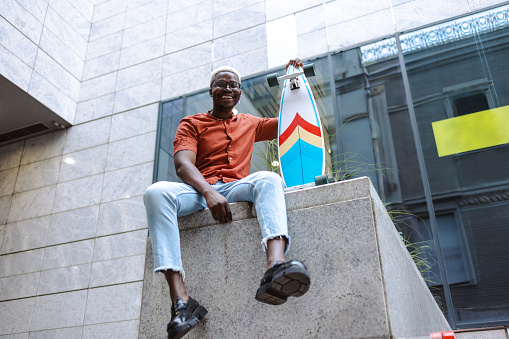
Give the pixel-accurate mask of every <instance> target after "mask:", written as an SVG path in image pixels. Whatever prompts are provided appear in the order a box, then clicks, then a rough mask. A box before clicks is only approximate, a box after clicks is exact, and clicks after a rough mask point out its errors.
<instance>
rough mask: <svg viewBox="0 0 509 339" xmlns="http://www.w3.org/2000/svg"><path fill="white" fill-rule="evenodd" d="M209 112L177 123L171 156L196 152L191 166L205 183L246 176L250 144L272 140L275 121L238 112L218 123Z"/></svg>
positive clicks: (276, 120) (218, 120) (247, 173)
mask: <svg viewBox="0 0 509 339" xmlns="http://www.w3.org/2000/svg"><path fill="white" fill-rule="evenodd" d="M209 113H210V112H208V113H198V114H195V115H191V116H188V117H185V118H184V119H182V121H180V124H179V127H178V128H177V133H176V135H175V140H174V141H173V146H174V149H173V155H174V156H175V153H177V152H178V151H182V150H189V151H193V152H194V153H196V164H195V165H196V167H197V168H198V170H199V171H200V172H201V174H202V175H203V177H204V178H205V180H207V182H208V183H209V184H215V183H216V182H217V181H219V180H223V181H224V182H232V181H235V180H239V179H242V178H245V177H247V176H248V175H249V171H250V168H251V155H252V153H253V147H254V143H255V142H257V141H264V140H271V139H273V138H274V134H275V131H276V129H277V126H278V119H276V118H259V117H255V116H252V115H250V114H242V113H239V114H237V115H233V116H232V117H231V118H230V119H226V120H222V119H217V118H214V117H213V116H212V115H210V114H209Z"/></svg>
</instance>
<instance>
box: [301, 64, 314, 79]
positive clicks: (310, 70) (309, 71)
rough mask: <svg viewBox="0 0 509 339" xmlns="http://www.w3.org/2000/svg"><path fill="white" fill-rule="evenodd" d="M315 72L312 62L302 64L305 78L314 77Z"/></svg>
mask: <svg viewBox="0 0 509 339" xmlns="http://www.w3.org/2000/svg"><path fill="white" fill-rule="evenodd" d="M315 74H316V73H315V65H314V64H307V65H304V75H305V76H306V78H310V77H314V76H315Z"/></svg>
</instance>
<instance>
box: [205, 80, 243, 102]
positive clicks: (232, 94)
mask: <svg viewBox="0 0 509 339" xmlns="http://www.w3.org/2000/svg"><path fill="white" fill-rule="evenodd" d="M232 81H235V82H237V83H240V81H239V78H238V77H237V75H235V74H234V73H230V72H220V73H217V74H216V80H215V81H214V84H213V85H212V88H211V89H210V90H209V93H210V96H211V97H212V100H213V102H214V107H216V108H226V109H233V107H235V105H236V104H237V103H238V102H239V99H240V95H241V90H240V88H239V89H235V88H230V86H227V87H226V88H221V87H219V86H216V84H217V83H221V82H225V83H227V84H229V83H230V82H232Z"/></svg>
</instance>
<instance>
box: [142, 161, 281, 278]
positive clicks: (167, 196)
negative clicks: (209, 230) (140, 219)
mask: <svg viewBox="0 0 509 339" xmlns="http://www.w3.org/2000/svg"><path fill="white" fill-rule="evenodd" d="M212 187H214V189H216V190H217V191H218V192H219V193H220V194H221V195H223V196H224V197H225V198H226V199H227V200H228V202H230V203H232V202H236V201H251V202H253V203H254V205H255V209H256V215H257V217H258V223H259V225H260V230H261V233H262V246H263V249H264V250H265V249H266V246H267V241H268V240H270V239H273V238H276V237H280V236H283V237H285V238H286V242H287V245H286V249H285V251H287V250H288V247H289V243H290V237H289V236H288V227H287V220H286V205H285V197H284V186H283V180H282V179H281V177H280V176H279V175H277V174H275V173H272V172H267V171H261V172H256V173H253V174H251V175H249V176H247V177H245V178H243V179H240V180H237V181H234V182H229V183H224V182H222V181H218V182H217V183H216V184H215V185H212ZM143 199H144V202H145V208H146V210H147V220H148V229H149V232H150V238H151V239H152V252H153V254H154V271H155V272H157V271H165V270H169V269H170V270H173V271H176V272H180V273H181V274H182V276H183V277H184V276H185V274H184V268H183V266H182V258H181V252H180V235H179V229H178V225H177V217H182V216H185V215H189V214H192V213H194V212H196V211H198V210H201V209H204V208H206V207H207V203H206V202H205V198H204V197H203V196H202V195H201V194H199V193H198V192H196V190H195V189H194V188H193V187H191V186H189V185H186V184H183V183H177V182H169V181H159V182H156V183H154V184H152V185H150V186H149V187H148V188H147V190H146V191H145V195H144V197H143Z"/></svg>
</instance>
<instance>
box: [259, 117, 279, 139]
mask: <svg viewBox="0 0 509 339" xmlns="http://www.w3.org/2000/svg"><path fill="white" fill-rule="evenodd" d="M277 126H278V119H277V118H259V120H258V125H257V126H256V137H255V141H265V140H272V139H274V133H275V131H276V129H277Z"/></svg>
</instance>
